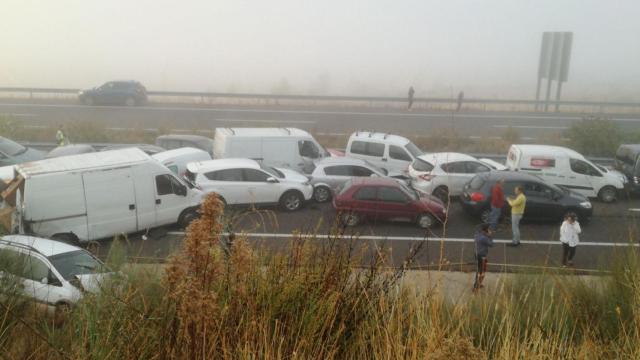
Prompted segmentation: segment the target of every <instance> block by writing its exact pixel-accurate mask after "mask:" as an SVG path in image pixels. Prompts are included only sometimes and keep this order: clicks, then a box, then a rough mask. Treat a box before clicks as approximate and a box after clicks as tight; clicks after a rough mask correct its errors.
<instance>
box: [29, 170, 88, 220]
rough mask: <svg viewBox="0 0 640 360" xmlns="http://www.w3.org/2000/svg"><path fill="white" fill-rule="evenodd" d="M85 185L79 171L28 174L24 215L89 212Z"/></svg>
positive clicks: (39, 217) (46, 216)
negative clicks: (38, 174)
mask: <svg viewBox="0 0 640 360" xmlns="http://www.w3.org/2000/svg"><path fill="white" fill-rule="evenodd" d="M83 189H84V185H83V182H82V176H81V175H80V174H78V173H59V174H51V175H43V176H35V177H32V178H28V179H27V180H26V182H25V190H24V192H25V195H24V205H25V211H24V218H25V220H26V221H41V220H51V219H59V218H68V217H73V216H84V215H86V213H87V210H86V207H85V201H84V190H83Z"/></svg>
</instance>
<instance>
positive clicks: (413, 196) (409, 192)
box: [398, 184, 420, 200]
mask: <svg viewBox="0 0 640 360" xmlns="http://www.w3.org/2000/svg"><path fill="white" fill-rule="evenodd" d="M398 185H400V187H402V190H404V192H405V193H406V194H407V195H409V196H410V197H411V200H418V199H419V198H420V194H418V191H417V190H415V189H413V188H410V187H408V186H406V185H404V184H398Z"/></svg>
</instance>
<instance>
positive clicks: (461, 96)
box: [456, 91, 464, 112]
mask: <svg viewBox="0 0 640 360" xmlns="http://www.w3.org/2000/svg"><path fill="white" fill-rule="evenodd" d="M463 100H464V91H460V92H459V93H458V106H457V107H456V112H458V111H460V109H461V108H462V101H463Z"/></svg>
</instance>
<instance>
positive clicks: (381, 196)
mask: <svg viewBox="0 0 640 360" xmlns="http://www.w3.org/2000/svg"><path fill="white" fill-rule="evenodd" d="M413 213H414V211H413V208H412V207H411V203H410V199H409V198H408V197H407V195H406V194H405V193H404V192H402V191H401V190H400V189H398V188H395V187H391V186H381V187H379V188H378V211H377V216H378V217H377V218H378V219H380V220H393V219H398V218H402V219H412V218H413V216H414V215H413Z"/></svg>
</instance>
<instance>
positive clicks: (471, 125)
mask: <svg viewBox="0 0 640 360" xmlns="http://www.w3.org/2000/svg"><path fill="white" fill-rule="evenodd" d="M1 115H5V116H12V117H14V118H16V119H20V120H21V121H24V122H25V124H29V125H48V126H50V125H51V123H52V122H53V123H59V122H66V121H98V122H101V123H103V124H107V125H108V126H111V127H117V128H132V127H137V128H145V129H158V128H164V129H176V130H198V129H201V130H212V129H214V128H216V127H240V126H277V127H297V128H302V129H306V130H311V131H314V132H316V133H324V134H346V133H351V132H352V131H355V130H377V131H384V132H391V133H402V134H419V135H428V134H429V132H430V131H433V130H435V129H442V128H454V129H456V130H457V132H458V133H459V134H460V135H463V136H470V137H480V136H482V137H491V136H499V135H500V134H501V133H502V132H503V131H504V129H505V128H507V127H509V126H511V127H513V128H514V129H516V130H517V131H518V132H519V133H520V135H521V137H522V138H523V139H525V140H528V139H537V138H539V137H542V136H546V135H549V134H557V133H559V132H561V131H563V130H565V129H566V128H568V127H569V126H571V124H572V123H574V122H576V121H580V120H581V119H582V118H583V117H584V116H586V115H597V114H570V113H559V114H556V113H523V112H508V111H505V112H478V111H474V112H468V111H464V110H463V111H461V112H459V113H456V112H450V111H423V110H416V111H412V112H408V111H406V110H401V109H397V108H374V107H348V108H346V107H331V106H324V107H286V106H276V105H271V106H248V105H225V106H222V105H219V106H208V105H187V104H154V103H150V104H149V105H146V106H139V107H121V106H84V105H80V104H75V103H73V102H69V101H67V102H62V101H57V102H56V101H37V102H29V101H25V100H16V99H9V100H7V99H5V100H0V116H1ZM610 118H611V120H613V121H614V122H616V123H617V124H618V125H620V127H621V128H622V129H625V130H638V129H640V116H638V115H631V114H629V115H612V116H610Z"/></svg>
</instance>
